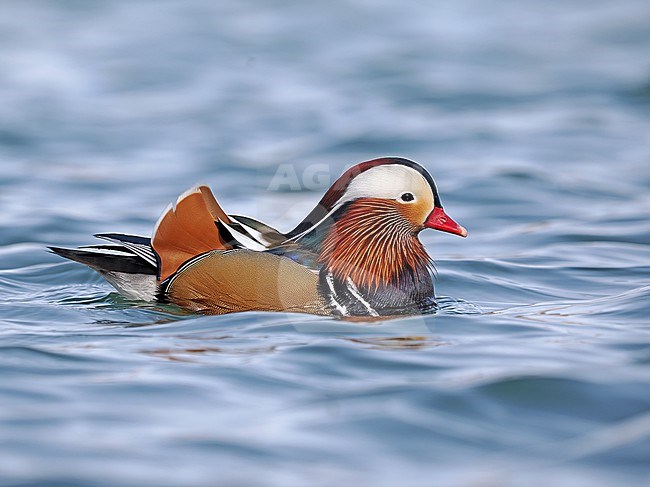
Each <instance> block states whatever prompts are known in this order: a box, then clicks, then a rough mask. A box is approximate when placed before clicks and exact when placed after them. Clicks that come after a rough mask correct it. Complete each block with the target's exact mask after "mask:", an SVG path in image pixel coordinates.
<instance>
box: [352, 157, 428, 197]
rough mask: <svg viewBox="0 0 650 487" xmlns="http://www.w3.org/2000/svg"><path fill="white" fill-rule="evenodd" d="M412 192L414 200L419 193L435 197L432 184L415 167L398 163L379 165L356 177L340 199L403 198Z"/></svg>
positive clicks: (423, 195)
mask: <svg viewBox="0 0 650 487" xmlns="http://www.w3.org/2000/svg"><path fill="white" fill-rule="evenodd" d="M406 193H410V194H412V195H413V197H414V198H413V200H415V199H417V195H421V196H422V197H425V195H430V196H431V198H433V192H432V191H431V186H429V183H428V182H427V180H426V179H425V178H424V176H422V174H420V173H419V172H418V171H416V170H415V169H412V168H410V167H407V166H401V165H398V164H393V165H385V166H377V167H373V168H372V169H368V170H367V171H365V172H363V173H361V174H359V175H358V176H357V177H355V178H354V179H353V180H352V181H350V184H349V186H348V188H347V190H346V191H345V193H344V194H343V196H342V197H341V199H340V200H339V202H340V203H345V202H347V201H352V200H355V199H358V198H385V199H392V200H401V197H402V195H404V194H406Z"/></svg>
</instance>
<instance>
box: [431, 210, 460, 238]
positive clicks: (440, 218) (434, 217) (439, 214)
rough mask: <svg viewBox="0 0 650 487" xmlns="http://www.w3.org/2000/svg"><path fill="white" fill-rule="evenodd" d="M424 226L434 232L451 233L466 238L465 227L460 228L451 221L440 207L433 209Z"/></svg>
mask: <svg viewBox="0 0 650 487" xmlns="http://www.w3.org/2000/svg"><path fill="white" fill-rule="evenodd" d="M424 226H425V227H427V228H433V229H434V230H440V231H441V232H447V233H453V234H454V235H460V236H461V237H467V230H466V229H465V227H462V226H460V225H459V224H458V223H456V222H455V221H454V220H452V219H451V217H450V216H449V215H447V213H445V211H444V210H443V209H442V208H440V207H436V208H434V209H433V211H432V212H431V214H430V215H429V217H428V218H427V221H425V222H424Z"/></svg>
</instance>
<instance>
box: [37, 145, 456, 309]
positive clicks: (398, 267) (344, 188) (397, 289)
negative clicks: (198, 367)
mask: <svg viewBox="0 0 650 487" xmlns="http://www.w3.org/2000/svg"><path fill="white" fill-rule="evenodd" d="M425 228H432V229H435V230H441V231H443V232H449V233H452V234H456V235H460V236H461V237H465V236H467V231H466V230H465V228H463V227H462V226H460V225H459V224H457V223H456V222H455V221H454V220H452V219H451V218H450V217H449V216H447V214H446V213H445V212H444V210H443V209H442V204H441V203H440V197H439V195H438V190H437V189H436V185H435V183H434V181H433V178H432V177H431V175H430V174H429V172H428V171H427V170H426V169H425V168H423V167H422V166H421V165H419V164H418V163H416V162H413V161H410V160H408V159H403V158H396V157H391V158H381V159H374V160H371V161H366V162H362V163H360V164H357V165H356V166H354V167H352V168H351V169H349V170H347V171H346V172H345V173H343V175H342V176H341V177H340V178H339V179H338V180H337V181H336V182H335V183H334V184H333V185H332V187H331V188H330V189H329V190H328V191H327V192H326V193H325V195H324V196H323V198H322V199H321V200H320V202H319V203H318V205H316V207H315V208H314V209H313V210H312V211H311V213H309V215H307V217H306V218H305V219H304V220H303V221H301V222H300V223H299V224H298V225H297V226H296V227H295V228H294V229H293V230H291V231H290V232H288V233H281V232H279V231H278V230H276V229H275V228H272V227H271V226H269V225H266V224H264V223H262V222H259V221H257V220H254V219H252V218H249V217H244V216H239V215H229V214H226V213H225V212H224V211H223V210H222V208H221V206H219V204H218V203H217V201H216V199H215V198H214V196H213V194H212V192H211V191H210V189H209V188H208V187H206V186H198V187H195V188H192V189H190V190H189V191H187V192H185V193H184V194H183V195H181V196H180V197H179V198H178V200H177V201H176V204H174V205H170V206H168V207H167V208H166V210H165V211H164V212H163V214H162V216H161V217H160V219H159V220H158V223H157V224H156V226H155V227H154V231H153V237H152V238H147V237H140V236H134V235H125V234H119V233H104V234H97V235H95V236H96V237H98V238H100V239H103V240H105V241H107V242H108V244H103V245H90V246H85V247H80V248H77V249H66V248H59V247H50V250H52V251H53V252H55V253H57V254H59V255H61V256H63V257H66V258H68V259H72V260H74V261H77V262H80V263H83V264H86V265H87V266H89V267H90V268H92V269H94V270H96V271H98V272H99V273H100V274H101V275H102V276H103V277H104V278H105V279H106V280H107V281H108V282H109V283H111V284H112V285H113V286H114V287H115V288H116V289H117V290H118V291H119V292H120V293H121V294H122V295H124V296H125V297H127V298H130V299H138V300H146V301H157V302H167V303H173V304H176V305H178V306H180V307H183V308H186V309H188V310H191V311H196V312H202V313H206V314H225V313H231V312H236V311H286V312H302V313H312V314H318V315H335V316H339V317H377V316H391V315H404V314H419V313H426V312H430V311H432V310H434V309H435V308H436V300H435V296H434V287H433V278H432V270H433V266H432V260H431V258H430V257H429V255H428V254H427V251H426V250H425V248H424V246H423V245H422V243H421V242H420V240H419V238H418V234H419V233H420V231H421V230H423V229H425Z"/></svg>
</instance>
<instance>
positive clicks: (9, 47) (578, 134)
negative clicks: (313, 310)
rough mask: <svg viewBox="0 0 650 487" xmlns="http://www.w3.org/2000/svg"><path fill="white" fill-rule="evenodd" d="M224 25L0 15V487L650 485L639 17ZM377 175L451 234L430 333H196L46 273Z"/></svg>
mask: <svg viewBox="0 0 650 487" xmlns="http://www.w3.org/2000/svg"><path fill="white" fill-rule="evenodd" d="M221 3H223V2H208V1H183V2H180V1H179V2H170V1H167V2H165V1H161V2H146V1H144V0H140V1H133V0H131V1H128V2H127V1H124V2H120V1H111V2H108V1H105V2H104V1H95V2H81V1H73V0H69V1H60V2H44V1H42V2H39V1H5V2H3V3H2V5H0V66H2V69H0V93H1V94H2V95H1V96H2V104H1V105H2V108H1V109H0V161H1V163H0V208H1V209H2V211H1V212H0V269H1V270H0V333H1V335H2V337H1V342H0V343H1V345H0V376H1V377H2V381H1V382H0V485H2V486H32V487H33V486H40V485H47V486H75V485H79V486H93V487H94V486H97V487H99V486H115V485H120V486H141V485H157V486H209V485H282V486H286V485H304V484H306V483H309V484H311V485H332V484H334V483H340V484H343V485H423V486H424V485H427V486H428V485H465V486H479V485H480V486H492V485H494V486H496V485H499V486H502V485H562V486H572V487H573V486H587V485H588V486H594V485H616V486H622V485H629V486H637V485H647V484H648V483H649V482H650V387H649V386H650V326H649V323H648V316H649V313H650V299H649V298H650V279H649V276H650V245H649V244H650V219H649V218H648V216H649V212H650V211H649V210H650V192H649V191H648V188H649V187H650V164H649V162H650V138H649V137H648V134H649V133H650V111H649V109H650V58H649V57H648V52H650V30H648V19H650V6H649V4H648V2H646V1H643V0H638V1H636V0H625V1H619V2H608V1H591V2H584V1H579V0H573V1H566V2H536V1H533V0H529V1H519V2H513V1H497V0H492V1H478V0H477V1H471V0H465V1H454V2H409V3H406V4H405V3H400V2H388V1H385V2H376V1H373V2H370V1H362V0H358V1H352V0H349V1H343V0H333V1H330V2H327V3H326V4H322V5H316V4H315V3H313V2H288V1H279V0H278V1H272V2H261V1H260V2H257V1H244V2H235V3H231V4H228V5H226V4H224V5H221ZM389 154H390V155H401V156H404V157H409V158H412V159H415V160H418V161H420V162H422V163H424V164H425V165H427V167H429V169H430V170H431V171H432V173H433V175H434V177H435V178H436V181H437V183H438V186H439V188H440V191H441V195H442V198H443V202H444V204H445V209H446V210H447V211H448V212H449V214H450V215H451V216H452V217H453V218H454V219H456V220H457V221H458V222H460V223H461V224H463V225H465V226H466V227H467V228H468V229H469V232H470V235H469V237H468V238H467V239H466V240H462V239H459V238H457V237H452V236H448V235H444V234H440V233H436V232H425V233H423V234H422V238H423V240H424V242H425V244H426V246H427V248H428V249H429V251H430V253H431V254H432V255H433V256H434V258H435V260H436V265H437V269H438V272H439V278H438V280H437V284H436V285H437V292H438V294H439V295H440V296H442V298H441V303H442V309H441V310H440V312H439V313H438V314H436V315H434V316H427V317H412V318H404V319H399V320H393V321H385V322H382V323H379V324H372V325H364V324H354V323H345V322H340V321H335V320H331V319H325V318H316V317H310V316H298V315H289V314H286V315H285V314H265V313H249V314H238V315H231V316H224V317H203V316H194V315H189V314H185V313H182V312H179V310H177V309H174V308H172V307H162V306H148V305H143V304H142V303H134V302H128V301H125V300H124V299H122V298H120V297H119V296H117V295H116V294H115V293H114V292H113V291H112V289H111V288H110V287H109V286H108V285H107V284H106V283H104V281H103V280H102V279H101V278H100V277H99V276H97V275H96V274H94V273H93V272H91V271H89V270H87V269H85V268H84V267H83V266H80V265H77V264H74V263H71V262H66V261H63V260H62V259H60V258H57V257H56V256H54V255H50V254H48V253H46V252H45V251H44V247H45V245H61V246H65V245H80V244H90V243H93V239H92V237H91V235H92V234H93V233H97V232H103V231H123V232H132V233H138V234H149V232H150V231H151V227H152V224H153V222H154V221H155V220H156V219H157V217H158V215H159V214H160V212H161V211H162V209H163V208H164V206H165V205H166V204H167V203H168V202H169V201H171V200H172V199H174V198H175V197H176V196H177V195H178V194H179V193H181V192H182V191H184V190H185V189H186V188H188V187H189V186H191V185H193V184H195V183H198V182H202V183H208V184H210V185H211V186H212V187H213V188H214V189H215V192H216V193H217V195H218V197H219V199H220V200H221V202H222V203H223V205H224V207H225V208H226V209H227V210H228V211H231V212H235V213H243V214H248V215H250V216H254V217H257V218H260V219H263V220H265V221H268V222H270V223H272V224H275V225H277V226H278V227H280V228H281V229H284V230H286V229H289V228H291V227H292V225H293V224H294V223H295V222H297V221H298V220H299V219H301V218H302V217H303V216H304V215H305V214H306V213H307V211H308V210H309V209H311V207H312V206H313V205H314V203H315V202H316V201H317V200H318V198H319V196H320V194H321V193H322V191H323V190H324V188H325V187H327V185H328V183H329V181H330V180H332V179H333V178H335V177H337V176H338V174H340V172H341V171H342V170H343V169H344V168H345V167H346V166H347V165H349V164H353V163H356V162H359V161H361V160H366V159H369V158H372V157H376V156H379V155H389ZM278 174H280V175H281V176H282V177H283V178H284V179H282V178H281V179H277V176H278ZM274 178H276V179H274ZM278 183H282V184H278ZM296 190H297V191H296Z"/></svg>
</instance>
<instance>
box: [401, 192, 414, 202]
mask: <svg viewBox="0 0 650 487" xmlns="http://www.w3.org/2000/svg"><path fill="white" fill-rule="evenodd" d="M399 198H400V199H401V200H402V201H413V200H414V199H415V196H413V193H404V194H403V195H402V196H400V197H399Z"/></svg>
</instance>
